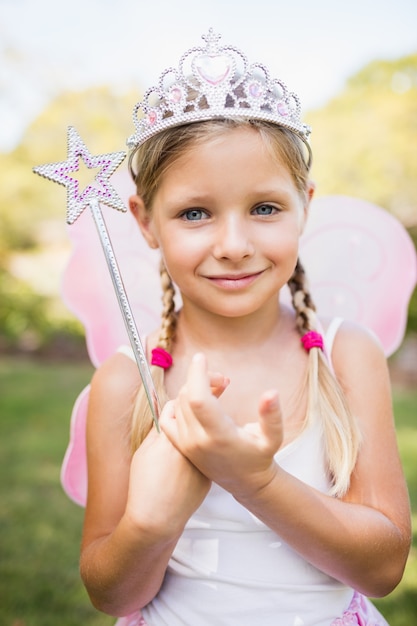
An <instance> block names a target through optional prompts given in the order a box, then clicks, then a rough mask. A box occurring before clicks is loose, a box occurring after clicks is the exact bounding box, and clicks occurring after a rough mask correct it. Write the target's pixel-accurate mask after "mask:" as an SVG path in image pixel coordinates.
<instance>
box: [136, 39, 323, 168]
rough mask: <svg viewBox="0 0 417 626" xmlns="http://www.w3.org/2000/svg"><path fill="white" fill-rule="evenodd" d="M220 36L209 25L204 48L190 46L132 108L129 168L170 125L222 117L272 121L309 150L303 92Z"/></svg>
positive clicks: (309, 157) (309, 156) (309, 159)
mask: <svg viewBox="0 0 417 626" xmlns="http://www.w3.org/2000/svg"><path fill="white" fill-rule="evenodd" d="M220 38H221V36H220V35H218V34H216V33H214V31H213V29H210V30H209V32H208V34H207V35H203V36H202V39H203V40H204V41H205V43H206V45H205V47H200V48H191V49H190V50H187V51H186V52H185V53H184V54H183V55H182V57H181V58H180V61H179V64H178V69H174V68H172V67H170V68H168V69H167V70H165V71H164V72H162V74H161V76H160V78H159V82H158V85H156V86H153V87H150V88H149V89H148V90H147V91H146V92H145V95H144V97H143V100H142V101H140V102H138V103H137V104H136V106H135V108H134V110H133V121H134V125H135V129H136V132H135V133H134V134H133V135H131V136H130V137H129V139H128V140H127V145H128V147H129V149H130V151H131V152H130V157H129V168H130V170H131V173H132V175H133V171H132V159H133V156H134V154H135V152H136V150H137V149H138V147H139V146H140V145H142V144H143V143H144V142H145V141H146V140H147V139H149V138H150V137H153V136H154V135H156V134H157V133H159V132H160V131H162V130H165V129H167V128H171V127H174V126H180V125H183V124H189V123H191V122H201V121H206V120H212V119H218V118H228V119H236V118H246V119H255V120H264V121H267V122H273V123H275V124H278V125H279V126H283V127H284V128H288V129H289V130H291V131H293V132H294V133H295V134H296V135H298V136H299V137H300V139H302V141H303V142H304V143H305V145H306V146H307V149H308V166H310V163H311V149H310V146H309V142H308V139H309V136H310V133H311V129H310V127H309V126H308V125H307V124H304V123H303V122H302V120H301V106H300V101H299V98H298V96H297V95H296V94H295V93H293V92H290V91H288V89H287V87H286V85H285V83H284V82H283V81H282V80H280V79H271V78H270V76H269V72H268V69H267V68H266V67H265V65H263V64H262V63H252V64H249V62H248V59H247V57H246V55H245V54H244V53H243V52H242V51H241V50H239V49H238V48H235V47H234V46H220V43H219V41H220Z"/></svg>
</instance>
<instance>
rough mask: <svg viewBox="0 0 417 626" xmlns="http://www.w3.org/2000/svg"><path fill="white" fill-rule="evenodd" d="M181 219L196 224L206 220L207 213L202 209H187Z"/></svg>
mask: <svg viewBox="0 0 417 626" xmlns="http://www.w3.org/2000/svg"><path fill="white" fill-rule="evenodd" d="M181 217H182V218H183V219H185V220H187V221H188V222H198V221H199V220H204V219H207V213H206V212H205V211H203V209H189V210H188V211H184V213H182V214H181Z"/></svg>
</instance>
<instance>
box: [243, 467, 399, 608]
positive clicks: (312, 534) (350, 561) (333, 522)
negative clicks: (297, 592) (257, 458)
mask: <svg viewBox="0 0 417 626" xmlns="http://www.w3.org/2000/svg"><path fill="white" fill-rule="evenodd" d="M235 497H236V499H237V500H238V501H239V502H240V503H241V504H242V505H243V506H245V507H246V508H247V509H249V510H250V511H251V512H252V513H253V514H254V515H256V516H257V517H258V518H259V519H260V520H261V521H263V522H264V523H265V524H266V525H267V526H268V527H269V528H271V529H272V530H274V531H275V532H276V533H277V534H279V536H280V537H281V538H282V539H283V540H284V541H286V542H287V543H288V544H289V545H291V546H292V547H293V548H294V549H295V550H296V551H297V552H299V553H300V554H301V555H302V556H303V557H304V558H305V559H306V560H307V561H309V562H310V563H311V564H312V565H314V566H315V567H317V568H318V569H320V570H322V571H323V572H325V573H327V574H329V575H330V576H333V577H334V578H336V579H338V580H340V581H342V582H344V583H345V584H347V585H350V586H352V587H354V588H355V589H357V590H358V591H360V592H362V593H364V594H365V595H369V596H372V597H378V596H382V595H386V594H387V593H389V592H390V591H391V590H392V589H393V588H394V587H395V586H396V585H397V584H398V582H399V581H400V579H401V576H402V573H403V569H404V566H405V562H406V559H407V555H408V549H409V540H410V537H409V532H408V529H407V528H404V529H401V528H399V527H397V526H396V525H395V524H394V523H393V522H392V521H391V520H390V519H389V518H388V517H387V516H386V515H384V514H383V513H382V512H380V511H378V510H376V509H374V508H370V507H367V506H363V505H360V504H353V503H348V502H344V501H342V500H339V499H336V498H332V497H329V496H327V495H325V494H322V493H320V492H318V491H316V490H315V489H313V488H311V487H309V486H308V485H306V484H304V483H302V482H301V481H299V480H298V479H296V478H295V477H293V476H291V475H290V474H288V473H287V472H285V471H284V470H283V469H281V468H279V467H277V468H276V473H275V475H274V477H273V479H272V480H271V481H270V482H269V483H268V484H267V485H266V486H265V487H263V488H262V489H261V490H259V491H257V492H256V493H255V494H253V493H252V494H250V495H248V494H244V493H243V495H242V494H240V495H238V496H236V495H235Z"/></svg>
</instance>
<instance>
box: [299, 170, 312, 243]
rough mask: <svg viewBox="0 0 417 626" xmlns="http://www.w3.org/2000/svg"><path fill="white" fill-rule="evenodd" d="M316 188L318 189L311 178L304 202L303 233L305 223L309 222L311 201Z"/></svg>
mask: <svg viewBox="0 0 417 626" xmlns="http://www.w3.org/2000/svg"><path fill="white" fill-rule="evenodd" d="M315 190H316V184H315V183H314V182H313V181H312V180H309V181H308V182H307V188H306V200H305V203H304V207H303V215H302V218H301V233H302V232H303V231H304V228H305V225H306V223H307V218H308V213H309V210H310V203H311V201H312V199H313V196H314V192H315Z"/></svg>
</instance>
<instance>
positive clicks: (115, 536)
mask: <svg viewBox="0 0 417 626" xmlns="http://www.w3.org/2000/svg"><path fill="white" fill-rule="evenodd" d="M178 537H179V534H176V535H171V536H169V535H167V534H163V535H162V534H158V533H157V532H149V531H147V530H144V529H141V528H138V526H137V525H136V524H135V522H134V521H132V520H131V519H129V517H128V516H125V517H123V518H122V519H121V521H120V523H119V524H118V526H117V527H116V528H115V530H114V531H113V532H112V533H111V534H109V535H106V536H104V537H99V538H97V539H96V540H94V541H93V542H91V543H90V544H89V545H88V546H85V547H83V549H82V552H81V560H80V571H81V577H82V579H83V582H84V584H85V587H86V589H87V592H88V594H89V596H90V599H91V601H92V603H93V605H94V606H95V607H96V608H97V609H99V610H101V611H103V612H105V613H109V614H110V615H114V616H123V615H127V614H129V613H131V612H133V611H136V610H138V609H139V608H141V607H143V606H145V605H146V604H148V603H149V602H150V601H151V600H152V598H153V597H154V596H155V595H156V594H157V592H158V590H159V588H160V586H161V584H162V581H163V578H164V574H165V570H166V568H167V565H168V561H169V559H170V556H171V554H172V551H173V550H174V548H175V545H176V542H177V541H178Z"/></svg>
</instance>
